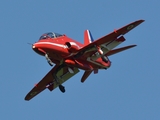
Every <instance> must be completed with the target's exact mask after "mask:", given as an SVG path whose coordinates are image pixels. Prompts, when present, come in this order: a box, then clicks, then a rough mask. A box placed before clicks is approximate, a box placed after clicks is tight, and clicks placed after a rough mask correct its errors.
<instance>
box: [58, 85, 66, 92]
mask: <svg viewBox="0 0 160 120" xmlns="http://www.w3.org/2000/svg"><path fill="white" fill-rule="evenodd" d="M58 87H59V89H60V91H61V92H62V93H65V91H66V90H65V87H64V86H63V85H59V86H58Z"/></svg>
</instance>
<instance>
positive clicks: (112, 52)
mask: <svg viewBox="0 0 160 120" xmlns="http://www.w3.org/2000/svg"><path fill="white" fill-rule="evenodd" d="M135 46H137V45H130V46H126V47H122V48H118V49H114V50H111V51H109V52H108V53H106V55H107V56H110V55H113V54H116V53H119V52H122V51H124V50H127V49H130V48H133V47H135Z"/></svg>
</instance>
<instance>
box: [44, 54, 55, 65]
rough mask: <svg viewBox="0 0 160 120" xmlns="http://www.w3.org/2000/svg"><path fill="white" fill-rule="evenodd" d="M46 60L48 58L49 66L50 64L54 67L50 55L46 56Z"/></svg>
mask: <svg viewBox="0 0 160 120" xmlns="http://www.w3.org/2000/svg"><path fill="white" fill-rule="evenodd" d="M45 58H46V60H47V62H48V64H49V65H50V66H53V62H52V61H51V59H50V58H49V57H48V54H45Z"/></svg>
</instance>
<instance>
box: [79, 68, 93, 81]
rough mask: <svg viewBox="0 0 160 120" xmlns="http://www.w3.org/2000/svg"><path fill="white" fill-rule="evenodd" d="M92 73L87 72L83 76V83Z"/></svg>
mask: <svg viewBox="0 0 160 120" xmlns="http://www.w3.org/2000/svg"><path fill="white" fill-rule="evenodd" d="M91 73H92V70H91V71H85V72H84V74H83V76H82V79H81V82H82V83H83V82H84V81H85V80H86V79H87V78H88V76H89V75H90V74H91Z"/></svg>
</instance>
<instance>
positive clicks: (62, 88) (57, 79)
mask: <svg viewBox="0 0 160 120" xmlns="http://www.w3.org/2000/svg"><path fill="white" fill-rule="evenodd" d="M63 67H64V64H62V65H60V66H59V67H58V68H57V69H56V72H55V73H53V78H54V79H55V82H56V84H57V85H58V87H59V90H60V91H61V92H62V93H65V91H66V90H65V87H64V86H63V85H62V84H61V83H60V79H59V78H58V77H57V73H58V71H59V70H60V69H61V68H63Z"/></svg>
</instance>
